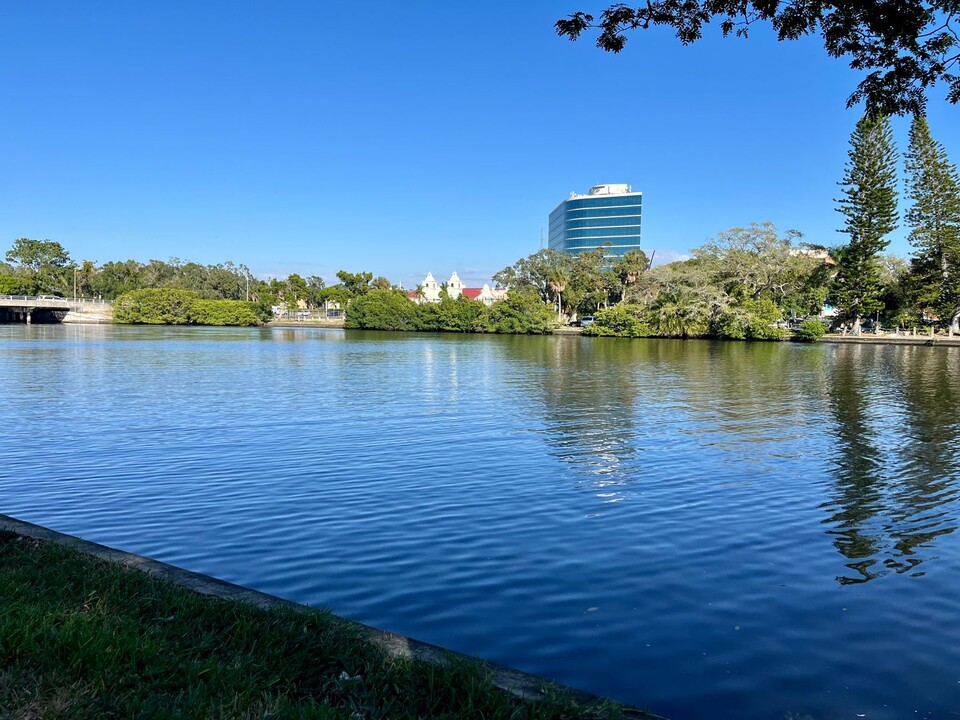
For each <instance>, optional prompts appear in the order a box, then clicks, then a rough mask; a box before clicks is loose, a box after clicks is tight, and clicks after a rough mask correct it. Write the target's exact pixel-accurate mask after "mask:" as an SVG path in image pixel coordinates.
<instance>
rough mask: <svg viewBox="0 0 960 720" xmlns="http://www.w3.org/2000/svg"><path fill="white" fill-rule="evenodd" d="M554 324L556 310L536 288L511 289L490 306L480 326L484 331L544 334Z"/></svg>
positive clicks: (555, 321)
mask: <svg viewBox="0 0 960 720" xmlns="http://www.w3.org/2000/svg"><path fill="white" fill-rule="evenodd" d="M556 325H557V314H556V312H555V311H554V309H553V308H552V307H550V306H549V305H546V304H545V303H544V302H543V301H542V300H540V296H539V295H538V294H537V293H536V291H528V290H511V291H510V292H509V293H507V297H506V298H505V299H503V300H501V301H500V302H497V303H494V304H493V305H491V306H490V308H489V309H488V310H487V313H486V320H485V323H484V327H485V329H486V330H487V332H493V333H512V334H517V335H544V334H546V333H548V332H550V331H551V330H553V328H554V327H556Z"/></svg>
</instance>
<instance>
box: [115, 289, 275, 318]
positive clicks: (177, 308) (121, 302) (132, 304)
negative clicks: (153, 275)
mask: <svg viewBox="0 0 960 720" xmlns="http://www.w3.org/2000/svg"><path fill="white" fill-rule="evenodd" d="M264 320H265V318H264V317H263V312H262V308H260V307H259V306H258V305H257V304H256V303H251V302H244V301H243V300H201V299H200V298H199V296H198V295H197V293H195V292H193V291H192V290H180V289H178V288H145V289H143V290H133V291H131V292H128V293H124V294H123V295H121V296H120V297H118V298H117V299H116V300H115V301H114V303H113V321H114V322H117V323H124V324H133V325H259V324H261V323H262V322H264Z"/></svg>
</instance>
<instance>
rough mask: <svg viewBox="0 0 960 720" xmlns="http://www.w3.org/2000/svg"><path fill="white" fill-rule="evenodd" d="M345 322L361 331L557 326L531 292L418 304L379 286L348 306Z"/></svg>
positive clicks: (526, 330) (520, 330)
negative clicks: (485, 300)
mask: <svg viewBox="0 0 960 720" xmlns="http://www.w3.org/2000/svg"><path fill="white" fill-rule="evenodd" d="M344 326H345V327H347V328H352V329H358V330H402V331H420V332H481V333H514V334H543V333H548V332H550V331H551V330H553V328H554V327H555V326H556V316H555V314H554V312H553V310H552V309H551V308H550V307H548V306H547V305H545V304H544V303H542V302H541V301H540V298H539V297H538V296H537V294H536V293H534V292H532V291H529V290H518V291H516V292H511V293H509V294H508V295H507V297H506V298H505V299H504V300H501V301H500V302H496V303H494V304H493V305H491V306H489V307H487V306H486V305H484V304H483V303H482V302H480V301H479V300H470V299H469V298H465V297H462V296H461V297H459V298H457V299H455V300H454V299H451V298H449V297H446V295H445V294H443V295H442V296H441V298H440V302H437V303H421V304H417V303H415V302H413V301H411V300H410V299H408V298H407V296H406V293H404V292H403V291H402V290H397V289H392V290H385V289H374V290H371V291H370V292H368V293H365V294H364V295H363V296H362V297H358V298H356V299H354V300H353V301H352V302H351V303H350V304H349V305H348V306H347V312H346V319H345V321H344Z"/></svg>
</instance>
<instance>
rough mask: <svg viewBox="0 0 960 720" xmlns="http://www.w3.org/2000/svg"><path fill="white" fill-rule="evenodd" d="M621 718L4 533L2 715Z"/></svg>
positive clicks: (606, 709)
mask: <svg viewBox="0 0 960 720" xmlns="http://www.w3.org/2000/svg"><path fill="white" fill-rule="evenodd" d="M621 715H622V710H621V709H620V708H619V707H618V706H615V705H613V704H611V703H602V704H599V705H592V706H589V707H584V706H581V707H578V706H576V705H575V704H574V703H573V702H572V701H570V700H569V699H565V698H563V697H556V698H549V699H547V700H545V701H542V702H526V701H522V700H519V699H517V698H515V697H513V696H512V695H509V694H507V693H505V692H503V691H500V690H498V689H496V688H495V687H493V686H492V685H491V684H490V682H489V678H488V677H487V675H486V673H485V670H484V668H483V666H481V665H479V664H474V663H467V662H462V661H452V662H449V663H447V664H445V665H437V664H430V663H426V662H421V661H414V660H405V659H398V658H396V657H390V656H388V655H387V654H386V653H385V652H384V651H383V650H382V649H381V648H380V647H378V646H377V645H376V644H375V643H373V642H370V641H369V640H368V639H367V638H366V637H365V636H364V634H363V632H362V630H361V629H360V628H359V627H358V626H356V625H355V624H353V623H349V622H346V621H344V620H340V619H338V618H336V617H334V616H332V615H330V614H328V613H324V612H320V611H315V610H310V609H306V608H303V609H299V608H296V607H291V608H273V609H269V610H264V609H260V608H257V607H255V606H253V605H250V604H248V603H243V602H236V601H227V600H221V599H218V598H212V597H206V596H201V595H198V594H196V593H193V592H191V591H189V590H186V589H183V588H180V587H178V586H176V585H174V584H172V583H169V582H167V581H164V580H160V579H157V578H154V577H151V576H149V575H147V574H145V573H141V572H138V571H136V570H130V569H127V568H123V567H120V566H117V565H114V564H111V563H107V562H104V561H102V560H98V559H96V558H92V557H90V556H88V555H85V554H83V553H80V552H78V551H77V550H74V549H71V548H67V547H64V546H61V545H59V544H56V543H52V542H51V543H48V542H44V541H39V540H34V539H29V538H24V537H21V536H19V535H16V534H13V533H9V532H4V531H0V720H14V719H16V720H20V719H21V718H22V719H24V720H26V719H27V718H31V719H32V718H48V719H49V718H71V719H73V718H91V719H93V718H121V717H122V718H134V717H137V718H172V717H177V718H334V717H336V718H341V717H342V718H434V717H446V718H484V719H486V718H598V717H604V718H606V717H620V716H621Z"/></svg>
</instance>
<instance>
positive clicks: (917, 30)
mask: <svg viewBox="0 0 960 720" xmlns="http://www.w3.org/2000/svg"><path fill="white" fill-rule="evenodd" d="M957 15H960V3H957V2H956V0H928V1H926V2H924V1H922V0H901V1H900V2H891V0H864V1H862V2H808V1H807V0H787V1H786V2H771V1H770V0H648V2H646V3H644V4H643V5H640V6H639V7H637V8H636V9H634V8H632V7H630V6H628V5H624V4H622V3H617V4H615V5H611V6H610V7H608V8H607V9H606V10H603V11H602V12H601V13H600V15H599V18H598V19H595V17H594V15H592V14H589V13H586V12H583V11H581V12H576V13H574V14H573V15H570V16H569V17H567V18H564V19H561V20H558V21H557V22H556V24H555V28H556V31H557V34H558V35H560V36H561V37H562V36H566V37H568V38H570V39H571V40H576V39H577V38H579V37H580V35H581V34H582V33H583V32H584V31H585V30H588V29H591V28H596V29H598V30H599V31H600V33H599V36H598V37H597V46H598V47H600V48H602V49H604V50H607V51H610V52H614V53H618V52H620V51H621V50H622V49H623V48H624V46H625V45H626V42H627V37H626V32H627V31H630V30H636V29H638V28H639V29H647V28H649V27H651V26H654V25H665V26H668V27H672V28H673V29H674V30H675V31H676V35H677V39H679V40H680V42H681V43H682V44H683V45H689V44H690V43H692V42H695V41H696V40H699V39H700V38H701V37H702V35H703V27H704V25H708V24H709V23H710V22H712V21H714V20H717V21H719V23H720V30H721V32H722V33H723V35H724V37H727V36H730V35H731V34H732V35H736V36H738V37H746V36H747V35H748V33H749V30H750V28H751V26H753V25H756V24H757V23H766V22H769V23H770V25H771V26H772V28H773V30H774V32H776V34H777V38H778V39H779V40H781V41H783V40H796V39H798V38H801V37H803V36H806V35H814V34H819V35H820V37H821V38H822V39H823V44H824V48H825V49H826V51H827V54H828V55H830V57H833V58H840V57H844V58H849V61H850V66H851V67H852V68H854V69H855V70H866V71H868V74H867V76H866V77H865V78H864V79H863V80H862V81H861V82H860V84H859V85H858V86H857V89H856V90H855V91H854V92H853V94H852V95H850V97H849V98H848V100H847V106H848V107H851V106H853V105H855V104H857V103H859V102H861V101H866V106H867V111H868V112H869V113H870V114H871V115H875V114H884V115H891V114H896V115H901V114H904V113H914V114H917V113H919V114H922V112H923V109H924V106H925V104H926V92H927V90H928V89H929V88H930V87H932V86H933V85H935V84H937V83H938V82H943V83H946V85H947V87H948V90H947V100H948V101H949V102H951V103H956V102H958V101H960V76H957V75H956V74H954V72H953V71H954V68H956V67H957V66H958V65H960V52H958V48H960V39H958V37H957V35H956V31H955V30H954V28H953V27H952V22H953V21H954V18H955V16H957Z"/></svg>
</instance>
